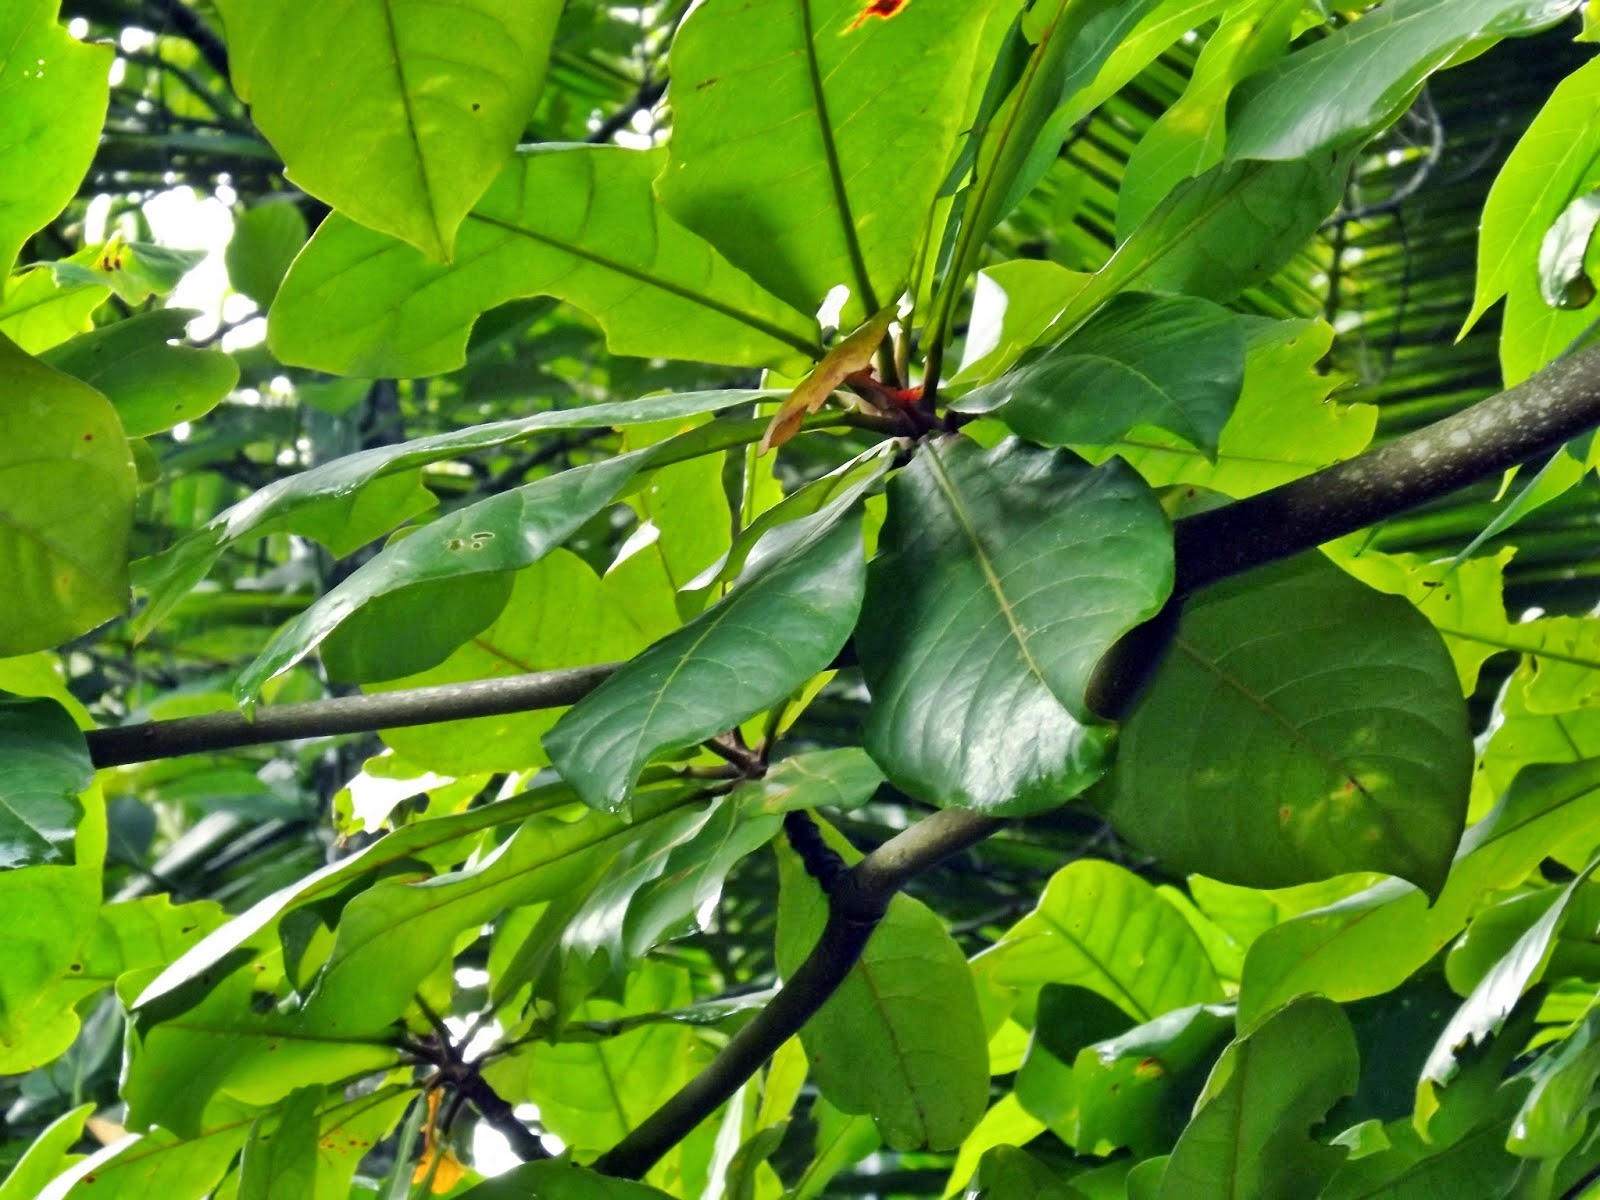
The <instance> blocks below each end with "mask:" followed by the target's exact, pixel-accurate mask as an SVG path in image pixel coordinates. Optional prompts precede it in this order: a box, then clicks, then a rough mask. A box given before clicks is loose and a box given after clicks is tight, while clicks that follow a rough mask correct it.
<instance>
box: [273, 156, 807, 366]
mask: <svg viewBox="0 0 1600 1200" xmlns="http://www.w3.org/2000/svg"><path fill="white" fill-rule="evenodd" d="M662 161H663V157H662V155H661V154H660V153H658V152H655V151H651V152H644V151H635V150H623V149H620V148H618V147H615V146H579V147H572V146H567V147H560V146H558V147H541V148H539V149H536V150H532V151H527V152H523V153H520V154H518V155H517V156H516V157H515V158H513V159H512V160H511V161H510V162H509V163H508V164H507V165H506V167H505V169H504V170H502V171H501V173H500V176H499V178H498V179H497V180H496V181H495V183H494V184H493V186H491V187H490V189H489V191H488V192H487V193H486V194H485V195H484V197H483V199H482V200H480V201H478V202H477V205H476V207H475V208H474V209H473V210H472V212H471V214H470V215H469V216H468V217H467V219H466V221H465V223H463V225H462V227H461V235H460V237H459V238H458V239H457V245H456V253H455V258H454V259H453V261H452V262H450V263H439V262H436V261H434V260H432V259H430V258H428V257H427V256H426V255H425V254H423V253H422V252H421V251H420V250H417V249H416V248H415V247H413V246H410V245H408V244H406V243H405V242H403V241H400V240H399V239H397V238H392V237H388V236H386V235H385V234H382V233H377V232H375V231H373V230H369V229H366V228H363V227H362V226H360V225H357V224H356V223H355V222H354V221H351V220H348V219H346V218H344V217H341V216H339V215H338V214H335V215H334V216H332V217H329V218H328V219H327V220H326V221H324V222H323V223H322V225H321V226H320V227H319V228H318V229H317V232H316V233H315V234H314V235H313V236H312V238H311V241H310V242H309V243H308V244H307V245H306V248H305V249H304V250H303V251H301V253H300V256H299V257H298V258H296V259H295V261H294V266H292V267H291V268H290V270H289V274H288V276H287V277H286V278H285V279H284V281H283V286H282V288H280V289H279V291H278V295H277V298H276V299H275V300H274V301H273V302H272V311H271V313H270V314H269V315H268V339H267V340H268V344H269V345H270V346H271V347H272V349H273V352H274V353H275V354H277V356H278V357H279V358H280V359H281V360H282V361H283V362H286V363H291V364H295V365H299V366H309V367H316V368H318V369H319V370H323V371H332V372H334V373H335V374H340V375H358V376H362V377H363V378H371V377H375V376H381V375H436V374H438V373H439V372H441V371H450V370H453V369H455V368H456V367H459V366H460V365H461V364H462V362H463V361H464V359H465V355H466V347H467V336H468V334H469V333H470V332H471V330H472V326H473V324H474V323H475V322H476V321H477V319H478V317H479V316H480V315H482V314H483V313H484V312H486V311H488V310H489V309H491V308H494V307H495V306H496V305H499V304H503V303H505V302H506V301H508V300H514V299H516V298H518V297H520V296H537V295H552V296H558V297H560V298H561V299H563V300H565V301H567V302H568V303H570V304H573V305H575V306H577V307H578V308H580V309H582V310H583V311H585V312H586V313H588V314H589V315H590V316H591V317H593V318H594V319H595V320H596V321H598V322H599V323H600V324H601V326H602V327H603V328H604V329H605V331H606V341H607V345H608V346H609V347H610V348H611V350H612V351H613V352H614V353H617V354H635V355H645V356H649V355H662V356H665V357H668V358H686V359H696V360H701V361H705V362H718V363H729V364H733V365H744V366H785V365H787V366H793V365H795V364H797V363H799V362H802V361H804V360H805V359H806V358H809V357H811V356H812V355H813V354H814V353H815V354H820V353H821V351H820V349H818V348H817V347H816V345H815V341H816V322H815V320H814V318H812V317H811V316H809V315H802V314H801V313H799V312H796V311H795V310H794V309H792V308H789V307H788V306H786V305H785V304H783V303H782V302H781V301H780V300H778V299H777V298H776V297H774V296H772V295H770V294H769V293H767V292H764V291H762V290H761V288H760V287H758V286H757V285H756V284H755V283H754V282H753V281H752V280H751V279H750V278H749V276H747V275H745V274H744V273H743V272H741V271H739V270H738V269H737V268H736V267H734V266H732V265H731V264H730V263H729V262H728V261H727V260H726V259H724V258H723V257H722V256H721V255H720V254H718V253H717V251H716V250H715V249H713V247H712V245H711V243H710V242H707V241H704V240H703V239H701V238H700V237H698V236H697V235H695V234H693V233H690V232H689V231H688V230H687V229H685V228H684V227H683V226H681V225H679V224H678V223H677V222H676V221H674V220H673V219H672V218H671V217H670V216H668V215H667V214H666V213H665V212H664V211H662V210H661V209H660V207H659V204H658V202H657V200H656V199H655V197H654V195H653V194H652V192H651V190H650V181H651V179H652V178H653V177H654V176H655V174H656V173H657V172H658V171H659V170H660V168H661V163H662ZM330 314H336V315H335V316H333V317H332V318H330Z"/></svg>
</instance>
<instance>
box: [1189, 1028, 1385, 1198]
mask: <svg viewBox="0 0 1600 1200" xmlns="http://www.w3.org/2000/svg"><path fill="white" fill-rule="evenodd" d="M1358 1069H1359V1061H1358V1059H1357V1055H1356V1041H1355V1035H1354V1034H1352V1033H1351V1032H1350V1023H1349V1022H1348V1021H1347V1020H1346V1019H1345V1016H1344V1014H1343V1013H1342V1012H1340V1011H1339V1006H1338V1005H1336V1004H1334V1003H1332V1002H1331V1001H1328V1000H1324V999H1321V998H1320V997H1310V998H1308V999H1304V1000H1298V1001H1296V1002H1295V1003H1293V1004H1291V1005H1289V1006H1288V1007H1286V1008H1283V1009H1280V1010H1279V1011H1278V1012H1276V1013H1274V1014H1273V1015H1272V1016H1271V1017H1269V1018H1267V1020H1266V1021H1265V1022H1263V1023H1262V1024H1261V1025H1260V1026H1259V1027H1257V1028H1256V1030H1255V1031H1254V1032H1253V1033H1250V1034H1248V1035H1247V1036H1245V1037H1242V1038H1240V1039H1239V1040H1238V1041H1236V1042H1234V1043H1233V1044H1232V1045H1230V1046H1229V1047H1228V1048H1227V1049H1226V1050H1224V1051H1223V1052H1222V1057H1221V1059H1219V1060H1218V1062H1217V1065H1216V1067H1214V1068H1213V1069H1212V1072H1211V1078H1210V1079H1208V1080H1207V1081H1206V1087H1205V1091H1204V1092H1203V1093H1202V1094H1201V1096H1200V1100H1199V1101H1198V1103H1197V1105H1196V1107H1195V1114H1194V1119H1193V1120H1192V1121H1191V1122H1190V1123H1189V1127H1188V1128H1187V1129H1185V1130H1184V1132H1183V1136H1182V1137H1180V1138H1179V1139H1178V1143H1177V1145H1176V1146H1174V1147H1173V1149H1172V1157H1171V1158H1170V1159H1169V1160H1168V1162H1167V1169H1166V1172H1165V1174H1164V1175H1163V1176H1162V1179H1161V1190H1160V1192H1159V1193H1158V1195H1159V1197H1160V1200H1192V1198H1193V1197H1196V1196H1229V1197H1235V1198H1237V1200H1304V1198H1305V1197H1307V1196H1315V1195H1317V1194H1318V1192H1319V1191H1320V1190H1321V1188H1322V1185H1323V1184H1324V1183H1326V1182H1327V1181H1328V1178H1329V1176H1331V1175H1332V1174H1333V1172H1334V1171H1335V1170H1336V1169H1337V1167H1338V1165H1339V1163H1340V1161H1341V1160H1342V1159H1343V1157H1344V1151H1343V1150H1342V1149H1340V1148H1335V1147H1331V1146H1325V1145H1323V1144H1321V1143H1320V1142H1318V1141H1316V1140H1314V1139H1313V1138H1312V1137H1311V1134H1310V1131H1311V1129H1312V1128H1313V1127H1314V1126H1316V1125H1318V1124H1320V1123H1321V1121H1322V1119H1323V1117H1324V1116H1325V1115H1326V1114H1327V1112H1328V1110H1329V1109H1330V1108H1332V1107H1333V1105H1334V1103H1335V1102H1336V1101H1337V1100H1338V1099H1339V1098H1340V1097H1341V1096H1347V1095H1349V1094H1350V1093H1351V1092H1352V1091H1354V1090H1355V1086H1356V1077H1357V1073H1358Z"/></svg>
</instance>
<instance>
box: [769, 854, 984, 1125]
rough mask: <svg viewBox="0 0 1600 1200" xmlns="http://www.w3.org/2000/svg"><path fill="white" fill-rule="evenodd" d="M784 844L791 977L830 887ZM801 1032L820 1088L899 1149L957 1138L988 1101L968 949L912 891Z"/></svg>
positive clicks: (785, 967) (781, 903) (782, 936)
mask: <svg viewBox="0 0 1600 1200" xmlns="http://www.w3.org/2000/svg"><path fill="white" fill-rule="evenodd" d="M819 824H820V823H819ZM820 828H821V829H822V831H823V836H824V838H826V839H827V841H828V843H829V844H830V845H831V846H832V847H833V848H834V849H835V850H836V851H838V852H839V853H840V854H842V855H843V856H844V858H845V861H846V862H851V863H853V862H855V861H857V860H859V858H860V857H861V856H860V854H859V853H857V852H856V851H855V850H854V849H852V848H851V847H850V845H849V843H848V842H846V841H845V840H844V839H843V838H842V837H841V836H840V835H839V834H838V833H837V832H835V831H834V830H833V829H832V828H831V827H830V826H827V825H820ZM779 846H780V849H779V852H778V881H779V891H778V931H777V958H778V971H779V974H780V975H782V976H784V977H785V978H788V977H791V976H792V975H793V974H794V972H795V971H796V969H798V967H799V966H800V964H801V962H803V961H804V960H805V957H806V955H808V954H809V953H810V952H811V949H812V947H813V946H815V945H816V942H817V939H818V937H819V936H820V935H821V933H822V929H823V926H824V925H825V924H826V922H827V918H828V899H827V896H826V895H825V894H824V893H823V891H822V889H821V887H819V886H818V885H817V883H816V881H815V880H814V879H812V878H811V876H810V875H808V874H807V873H806V870H805V867H804V866H803V865H802V864H801V862H800V858H799V856H798V855H796V854H795V853H794V852H793V851H792V850H790V849H789V848H788V846H787V845H786V844H784V843H781V842H780V843H779ZM930 995H933V996H938V997H939V1003H938V1004H937V1005H929V1004H928V1003H927V1002H926V997H927V996H930ZM800 1040H801V1041H802V1042H803V1043H804V1045H805V1049H806V1057H807V1058H808V1059H809V1060H810V1062H811V1075H812V1078H813V1079H815V1080H816V1082H817V1087H818V1089H819V1090H820V1091H821V1092H822V1094H823V1095H824V1096H826V1097H827V1098H828V1100H829V1101H830V1102H831V1103H832V1104H834V1105H835V1106H837V1107H838V1108H840V1109H842V1110H843V1111H845V1112H848V1113H867V1114H870V1115H871V1117H872V1119H873V1121H874V1123H875V1124H876V1125H877V1127H878V1132H879V1133H880V1134H881V1135H882V1136H883V1140H884V1142H885V1143H886V1144H887V1145H888V1146H889V1147H890V1148H892V1149H896V1150H910V1149H914V1148H917V1147H922V1146H926V1147H928V1148H929V1149H933V1150H954V1149H955V1148H956V1147H957V1146H959V1145H960V1144H961V1142H962V1140H963V1139H964V1138H965V1137H966V1136H967V1135H968V1134H969V1133H971V1132H972V1130H973V1128H974V1127H975V1126H976V1125H977V1124H978V1120H979V1118H981V1117H982V1116H983V1110H984V1106H985V1104H987V1103H988V1098H989V1055H988V1050H987V1048H986V1045H985V1042H986V1038H985V1035H984V1030H983V1018H982V1016H981V1015H980V1013H979V1011H978V998H977V993H976V991H975V989H974V987H973V982H972V972H971V971H970V970H969V969H968V967H967V961H966V956H965V955H964V954H963V953H962V952H961V949H960V947H958V946H957V945H956V943H955V940H954V939H953V938H951V936H950V934H949V933H948V932H946V930H945V927H944V922H943V921H942V920H941V919H940V918H939V916H938V915H937V914H936V913H934V912H933V911H932V910H931V909H929V908H928V907H927V906H926V905H924V904H923V903H922V902H921V901H918V900H914V899H913V898H911V897H910V896H905V895H898V896H896V897H895V898H894V899H893V900H892V901H891V902H890V904H889V911H888V914H887V915H886V916H885V917H884V919H883V920H882V921H881V922H880V923H879V924H878V926H877V928H876V929H875V930H874V931H873V933H872V936H871V938H870V939H869V940H868V942H867V945H866V949H865V950H863V951H862V954H861V957H860V959H859V960H857V962H856V964H855V966H853V967H852V968H851V969H850V973H849V975H847V976H846V977H845V980H844V982H843V983H842V984H840V985H839V987H838V988H837V989H836V990H835V991H834V993H833V995H832V996H830V997H829V998H828V1001H827V1003H826V1004H824V1005H823V1006H822V1008H821V1009H819V1010H818V1011H817V1013H816V1015H815V1016H813V1017H812V1018H811V1019H810V1020H809V1021H808V1022H806V1024H805V1027H804V1028H803V1029H802V1030H801V1031H800Z"/></svg>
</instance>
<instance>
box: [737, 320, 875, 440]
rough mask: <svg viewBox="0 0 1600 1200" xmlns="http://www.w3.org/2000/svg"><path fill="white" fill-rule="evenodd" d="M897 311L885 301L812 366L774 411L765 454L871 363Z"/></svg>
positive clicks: (763, 435)
mask: <svg viewBox="0 0 1600 1200" xmlns="http://www.w3.org/2000/svg"><path fill="white" fill-rule="evenodd" d="M894 313H895V306H894V305H892V304H886V305H884V307H882V308H880V309H879V310H878V311H877V312H875V313H873V314H872V316H871V317H869V318H868V319H867V321H866V322H865V323H864V324H862V325H861V326H860V327H859V328H858V329H856V331H855V332H854V333H852V334H851V335H850V336H849V337H847V338H845V339H844V341H842V342H840V343H839V344H838V345H837V346H835V347H834V348H833V349H832V350H829V351H828V353H827V354H825V355H824V356H823V358H822V361H821V362H819V363H818V364H817V365H816V366H814V367H812V368H811V373H810V374H808V375H807V376H806V377H805V378H804V379H802V380H801V381H800V384H799V386H798V387H796V388H795V389H794V391H792V392H790V393H789V397H788V399H786V400H785V401H784V402H783V404H782V405H780V406H779V408H778V411H777V412H776V413H774V414H773V416H772V423H771V424H769V425H768V426H767V431H766V433H764V434H762V435H761V453H762V454H765V453H766V452H767V451H768V450H772V449H774V448H776V447H778V446H781V445H783V444H784V443H785V442H787V441H788V440H789V439H790V438H792V437H793V436H794V435H795V434H796V433H798V432H800V422H801V421H803V420H805V418H806V414H808V413H814V412H816V411H817V410H818V409H820V408H821V407H822V406H823V405H824V404H826V403H827V401H828V397H829V396H831V395H833V392H834V389H835V388H837V387H838V386H839V385H840V384H841V383H843V382H844V381H845V380H846V379H847V378H848V377H849V376H850V375H852V374H854V373H855V372H857V371H860V370H863V369H864V368H866V367H868V366H870V365H871V363H872V355H873V353H874V352H875V351H876V350H877V348H878V343H879V342H881V341H883V336H884V334H886V333H888V332H889V322H890V321H892V320H894Z"/></svg>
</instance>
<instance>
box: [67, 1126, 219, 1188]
mask: <svg viewBox="0 0 1600 1200" xmlns="http://www.w3.org/2000/svg"><path fill="white" fill-rule="evenodd" d="M249 1129H250V1122H249V1120H248V1119H243V1120H233V1121H225V1122H220V1123H218V1124H217V1125H216V1126H214V1127H213V1128H211V1129H208V1130H205V1131H204V1132H202V1133H200V1134H197V1135H196V1136H195V1137H192V1138H181V1137H178V1136H177V1135H176V1134H173V1133H170V1132H168V1131H167V1130H165V1129H152V1130H150V1132H148V1133H142V1134H141V1133H135V1134H131V1135H129V1136H128V1137H125V1138H121V1139H119V1140H118V1141H115V1142H112V1143H111V1144H110V1145H109V1146H105V1147H103V1148H102V1149H100V1150H97V1151H95V1152H94V1153H93V1154H91V1155H89V1156H88V1157H87V1158H84V1159H81V1160H79V1161H78V1162H76V1163H74V1164H73V1165H72V1166H71V1167H70V1168H69V1169H68V1170H66V1171H65V1172H63V1173H62V1174H60V1175H58V1176H56V1177H55V1179H53V1180H52V1181H51V1182H50V1184H49V1186H48V1187H46V1188H45V1189H44V1191H42V1192H40V1193H39V1195H38V1197H37V1200H67V1198H68V1197H72V1200H86V1198H87V1197H89V1196H93V1197H94V1198H95V1200H145V1198H146V1197H149V1196H154V1195H161V1196H170V1197H172V1198H173V1200H199V1197H202V1196H205V1195H207V1194H209V1193H210V1191H211V1189H212V1188H213V1187H215V1186H216V1185H217V1181H218V1180H220V1179H221V1178H222V1176H223V1174H224V1173H225V1172H226V1171H227V1169H228V1164H229V1163H230V1162H231V1161H232V1160H233V1157H234V1155H235V1154H237V1153H238V1152H239V1147H240V1145H241V1144H242V1143H243V1142H244V1139H245V1136H246V1135H247V1134H248V1133H249Z"/></svg>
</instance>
